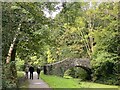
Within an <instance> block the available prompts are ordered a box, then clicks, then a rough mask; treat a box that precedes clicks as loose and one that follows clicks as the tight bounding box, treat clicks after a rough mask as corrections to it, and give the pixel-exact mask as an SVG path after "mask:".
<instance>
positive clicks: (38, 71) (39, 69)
mask: <svg viewBox="0 0 120 90" xmlns="http://www.w3.org/2000/svg"><path fill="white" fill-rule="evenodd" d="M41 70H42V69H41V68H40V67H38V68H37V74H38V79H39V75H40V71H41Z"/></svg>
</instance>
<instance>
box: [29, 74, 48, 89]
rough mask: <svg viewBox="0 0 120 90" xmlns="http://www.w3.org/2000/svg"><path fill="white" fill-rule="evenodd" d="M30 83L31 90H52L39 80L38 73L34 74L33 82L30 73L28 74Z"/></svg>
mask: <svg viewBox="0 0 120 90" xmlns="http://www.w3.org/2000/svg"><path fill="white" fill-rule="evenodd" d="M28 82H29V86H28V87H29V90H34V88H50V87H49V86H48V85H47V84H46V83H45V82H44V81H43V80H42V79H41V78H39V79H37V72H34V73H33V80H32V79H30V73H28ZM40 90H41V89H40ZM47 90H50V89H47Z"/></svg>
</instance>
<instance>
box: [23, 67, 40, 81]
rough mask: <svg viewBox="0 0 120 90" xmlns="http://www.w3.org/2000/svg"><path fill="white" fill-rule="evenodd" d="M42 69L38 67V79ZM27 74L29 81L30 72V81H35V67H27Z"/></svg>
mask: <svg viewBox="0 0 120 90" xmlns="http://www.w3.org/2000/svg"><path fill="white" fill-rule="evenodd" d="M41 70H42V68H41V67H37V74H38V79H39V75H40V72H41ZM25 72H26V78H27V79H28V72H30V79H33V72H34V67H33V66H32V65H31V66H30V67H28V66H27V67H26V69H25Z"/></svg>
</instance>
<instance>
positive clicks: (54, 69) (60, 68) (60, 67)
mask: <svg viewBox="0 0 120 90" xmlns="http://www.w3.org/2000/svg"><path fill="white" fill-rule="evenodd" d="M73 67H81V68H83V69H85V70H86V71H87V72H88V74H89V75H90V74H91V66H90V60H89V59H82V58H74V59H65V60H62V61H59V62H56V63H52V64H47V65H45V66H44V74H47V75H57V76H63V75H64V72H65V71H66V70H67V69H70V68H73Z"/></svg>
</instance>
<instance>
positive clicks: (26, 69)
mask: <svg viewBox="0 0 120 90" xmlns="http://www.w3.org/2000/svg"><path fill="white" fill-rule="evenodd" d="M28 72H29V67H28V66H26V68H25V73H26V78H27V79H28Z"/></svg>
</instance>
